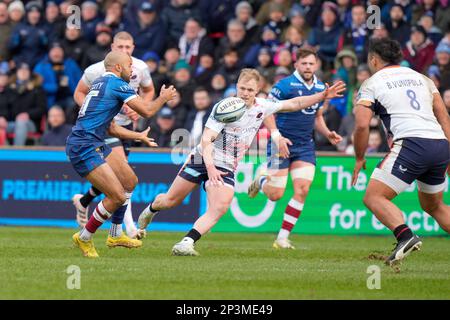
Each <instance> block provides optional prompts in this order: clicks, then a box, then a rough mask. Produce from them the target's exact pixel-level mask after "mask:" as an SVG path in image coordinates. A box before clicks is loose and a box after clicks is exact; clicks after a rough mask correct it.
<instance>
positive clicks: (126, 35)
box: [113, 31, 134, 42]
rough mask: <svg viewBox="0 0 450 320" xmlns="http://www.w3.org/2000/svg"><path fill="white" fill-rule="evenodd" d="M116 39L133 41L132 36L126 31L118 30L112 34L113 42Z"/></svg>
mask: <svg viewBox="0 0 450 320" xmlns="http://www.w3.org/2000/svg"><path fill="white" fill-rule="evenodd" d="M117 40H131V41H132V42H134V39H133V36H132V35H131V34H129V33H128V32H126V31H121V32H118V33H117V34H116V35H115V36H114V38H113V42H116V41H117Z"/></svg>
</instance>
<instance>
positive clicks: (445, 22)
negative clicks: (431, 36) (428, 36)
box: [412, 0, 450, 32]
mask: <svg viewBox="0 0 450 320" xmlns="http://www.w3.org/2000/svg"><path fill="white" fill-rule="evenodd" d="M415 2H416V3H415V4H414V5H413V9H412V23H418V22H419V21H420V20H421V18H422V17H423V16H432V17H433V19H434V24H435V25H436V27H437V28H439V29H440V30H442V31H444V32H445V30H449V28H450V7H449V6H448V1H447V4H445V5H443V3H444V2H445V1H439V0H425V1H424V0H416V1H415ZM425 29H426V28H425Z"/></svg>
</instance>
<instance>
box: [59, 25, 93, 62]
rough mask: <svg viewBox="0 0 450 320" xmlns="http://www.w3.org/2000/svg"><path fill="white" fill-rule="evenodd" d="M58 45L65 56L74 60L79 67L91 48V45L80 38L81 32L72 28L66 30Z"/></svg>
mask: <svg viewBox="0 0 450 320" xmlns="http://www.w3.org/2000/svg"><path fill="white" fill-rule="evenodd" d="M60 43H61V46H62V47H63V49H64V53H65V56H66V57H67V58H71V59H73V60H75V62H76V63H77V65H79V66H80V67H81V66H82V64H83V59H84V56H85V54H86V53H87V52H88V49H90V48H91V45H90V44H89V43H88V42H87V41H86V40H84V39H83V37H82V36H81V30H80V29H78V28H74V27H69V28H66V29H65V31H64V38H63V39H62V40H61V42H60Z"/></svg>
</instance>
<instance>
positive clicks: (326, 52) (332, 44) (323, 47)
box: [308, 1, 341, 70]
mask: <svg viewBox="0 0 450 320" xmlns="http://www.w3.org/2000/svg"><path fill="white" fill-rule="evenodd" d="M337 17H338V12H337V6H336V4H334V3H332V2H330V1H326V2H324V3H323V5H322V15H321V20H320V22H319V25H318V26H317V27H315V28H313V29H312V31H311V33H310V34H309V38H308V43H309V44H310V45H311V46H314V47H315V48H316V49H317V53H318V55H319V57H320V58H321V59H322V61H323V68H324V69H325V70H328V69H330V68H331V67H332V65H333V62H334V59H335V57H336V54H337V47H338V44H339V37H340V36H341V27H340V24H339V20H338V19H337Z"/></svg>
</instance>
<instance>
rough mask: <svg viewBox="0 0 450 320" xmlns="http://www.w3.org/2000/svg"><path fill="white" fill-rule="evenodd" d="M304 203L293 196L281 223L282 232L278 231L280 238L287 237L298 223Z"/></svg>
mask: <svg viewBox="0 0 450 320" xmlns="http://www.w3.org/2000/svg"><path fill="white" fill-rule="evenodd" d="M303 205H304V204H303V203H301V202H299V201H297V200H295V199H294V198H292V199H291V200H289V203H288V205H287V207H286V210H285V211H284V216H283V224H282V225H281V229H280V232H279V233H278V239H287V238H288V237H289V234H290V233H291V231H292V229H293V228H294V226H295V224H296V223H297V220H298V217H300V214H301V213H302V210H303Z"/></svg>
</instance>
